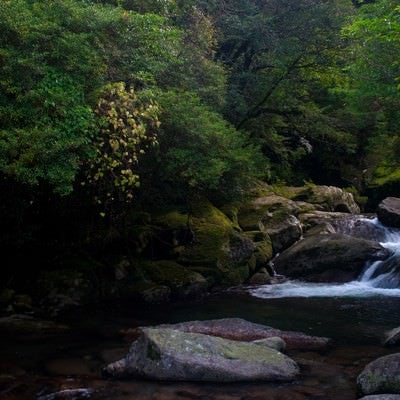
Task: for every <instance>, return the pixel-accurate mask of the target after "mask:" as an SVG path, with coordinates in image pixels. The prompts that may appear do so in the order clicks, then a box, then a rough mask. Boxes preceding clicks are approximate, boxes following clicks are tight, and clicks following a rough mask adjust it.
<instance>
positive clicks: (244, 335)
mask: <svg viewBox="0 0 400 400" xmlns="http://www.w3.org/2000/svg"><path fill="white" fill-rule="evenodd" d="M158 327H159V328H167V329H174V330H179V331H181V332H189V333H201V334H204V335H210V336H217V337H221V338H225V339H231V340H237V341H244V342H251V341H254V340H260V339H267V338H271V337H280V338H281V339H283V340H284V341H285V342H286V344H287V348H288V349H301V350H322V349H326V348H327V347H328V346H329V342H330V339H328V338H324V337H318V336H309V335H306V334H304V333H301V332H292V331H281V330H279V329H274V328H271V327H269V326H265V325H261V324H255V323H253V322H249V321H246V320H244V319H241V318H225V319H216V320H208V321H190V322H181V323H178V324H173V325H159V326H158ZM141 329H142V328H138V329H136V330H130V334H131V335H132V336H133V333H134V332H136V335H138V333H139V332H140V331H141Z"/></svg>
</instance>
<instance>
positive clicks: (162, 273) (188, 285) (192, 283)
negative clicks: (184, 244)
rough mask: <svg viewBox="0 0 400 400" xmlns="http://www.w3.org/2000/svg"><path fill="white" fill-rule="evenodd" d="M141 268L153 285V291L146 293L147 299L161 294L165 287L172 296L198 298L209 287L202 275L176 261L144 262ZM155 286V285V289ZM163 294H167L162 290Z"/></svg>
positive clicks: (146, 291) (140, 265) (147, 290)
mask: <svg viewBox="0 0 400 400" xmlns="http://www.w3.org/2000/svg"><path fill="white" fill-rule="evenodd" d="M139 267H140V269H141V271H142V274H143V276H144V278H145V279H146V280H147V281H149V282H151V284H152V287H151V290H149V289H146V290H145V291H144V296H145V298H147V297H149V295H150V294H152V296H153V297H154V295H155V294H158V293H159V292H160V288H165V287H167V288H170V290H171V295H172V296H175V297H179V298H188V297H198V296H199V295H201V294H203V293H204V292H205V291H206V290H207V288H208V286H209V285H208V282H207V280H206V279H205V278H204V276H202V275H201V274H200V273H198V272H196V271H191V270H190V269H188V268H185V267H183V266H182V265H180V264H178V263H176V262H174V261H168V260H165V261H164V260H162V261H148V262H142V263H140V264H139ZM153 284H155V285H154V287H153ZM156 289H158V290H156ZM162 293H165V294H166V292H165V290H162ZM165 294H163V295H165ZM156 298H157V296H156ZM152 302H154V301H152Z"/></svg>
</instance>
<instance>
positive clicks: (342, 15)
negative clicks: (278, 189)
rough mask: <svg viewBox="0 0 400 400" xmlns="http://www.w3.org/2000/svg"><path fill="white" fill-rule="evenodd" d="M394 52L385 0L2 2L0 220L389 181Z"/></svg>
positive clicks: (397, 143)
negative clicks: (255, 187) (268, 187)
mask: <svg viewBox="0 0 400 400" xmlns="http://www.w3.org/2000/svg"><path fill="white" fill-rule="evenodd" d="M399 59H400V9H399V6H398V5H397V2H396V1H394V0H377V1H370V0H364V1H359V0H353V1H351V0H299V1H293V0H223V1H214V0H189V1H181V0H177V1H173V0H151V1H148V0H54V1H51V2H49V1H45V0H12V1H11V0H4V1H1V2H0V67H1V68H0V178H1V188H0V189H1V196H2V204H3V206H2V208H1V213H2V218H5V217H6V216H7V218H8V220H9V223H10V224H11V225H13V227H14V228H15V229H16V231H17V228H16V227H20V226H23V225H24V221H26V220H29V221H31V220H33V219H34V218H33V219H32V218H31V217H32V215H33V216H36V217H37V216H38V215H39V216H40V215H41V213H42V212H43V209H47V208H46V204H51V205H52V207H53V208H54V209H53V211H54V214H55V215H56V217H57V215H60V209H61V208H63V210H64V209H68V207H69V206H70V205H72V204H73V205H74V207H73V209H74V213H76V214H74V215H75V217H74V218H77V220H79V218H80V216H82V215H85V217H86V218H87V219H90V216H92V218H93V220H96V218H98V216H99V215H100V214H101V215H102V216H105V215H113V216H115V215H117V214H118V221H119V222H120V221H121V216H122V217H123V216H124V215H128V214H129V213H131V212H132V210H139V209H141V208H146V207H147V206H150V207H154V205H159V204H160V202H161V203H162V205H166V204H169V205H171V204H174V205H178V206H183V207H188V206H189V205H190V203H191V201H192V200H193V199H194V198H196V197H198V196H206V197H208V198H210V199H212V200H213V201H214V202H217V203H218V202H224V201H225V200H227V199H229V200H234V199H236V198H239V197H240V196H242V195H243V194H244V193H246V190H247V188H248V186H249V185H250V184H251V183H252V182H253V181H254V179H255V178H260V179H264V180H266V181H268V182H271V183H279V182H282V181H283V182H287V183H288V184H302V183H303V182H304V181H314V182H316V183H324V184H335V185H341V186H354V187H355V188H356V189H358V190H359V191H363V190H365V189H366V188H368V187H371V186H373V185H381V184H386V183H387V182H390V184H391V185H392V187H396V183H398V181H399V176H400V172H399V170H400V165H399V159H400V157H399V156H400V136H399V130H398V126H399V122H400V111H399V110H400V107H399V102H400V92H399V84H400V83H399V78H400V64H399ZM10 188H12V189H13V190H10ZM44 199H45V200H44ZM10 204H12V205H13V206H14V210H13V212H11V213H10ZM77 205H78V206H77ZM88 210H89V212H87V211H88ZM110 210H111V211H112V212H111V213H110V214H108V211H110ZM135 212H136V211H135ZM13 215H18V218H14V219H13V217H12V216H13ZM27 216H29V218H28V217H27ZM77 216H78V217H77ZM36 217H35V218H36ZM100 220H101V219H100ZM122 220H123V218H122ZM91 221H92V220H91ZM103 221H104V220H103ZM105 221H106V222H109V221H111V222H115V220H113V218H110V219H106V220H105ZM100 223H101V222H100ZM35 226H36V225H35ZM27 232H31V231H30V230H29V229H28V230H27ZM33 235H34V234H33ZM28 236H29V235H28Z"/></svg>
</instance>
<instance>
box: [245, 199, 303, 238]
mask: <svg viewBox="0 0 400 400" xmlns="http://www.w3.org/2000/svg"><path fill="white" fill-rule="evenodd" d="M292 214H294V215H297V214H298V207H297V205H296V203H295V202H294V201H292V200H289V199H286V198H284V197H281V196H277V195H275V194H272V195H269V196H264V197H258V198H255V199H252V200H250V201H249V202H247V203H245V204H243V205H242V207H241V208H240V210H239V213H238V221H239V225H240V226H241V228H242V229H243V230H244V231H265V228H266V226H265V224H264V222H266V219H271V218H275V219H276V218H282V219H283V217H284V216H286V215H292Z"/></svg>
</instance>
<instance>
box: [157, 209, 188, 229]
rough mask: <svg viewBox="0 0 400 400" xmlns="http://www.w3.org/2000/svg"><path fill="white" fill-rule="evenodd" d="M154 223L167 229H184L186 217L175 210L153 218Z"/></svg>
mask: <svg viewBox="0 0 400 400" xmlns="http://www.w3.org/2000/svg"><path fill="white" fill-rule="evenodd" d="M154 223H155V224H157V225H161V226H164V227H167V228H169V229H181V228H186V227H187V224H188V215H187V214H184V213H182V212H180V211H176V210H174V211H169V212H167V213H165V214H161V215H159V216H157V217H155V218H154Z"/></svg>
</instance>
